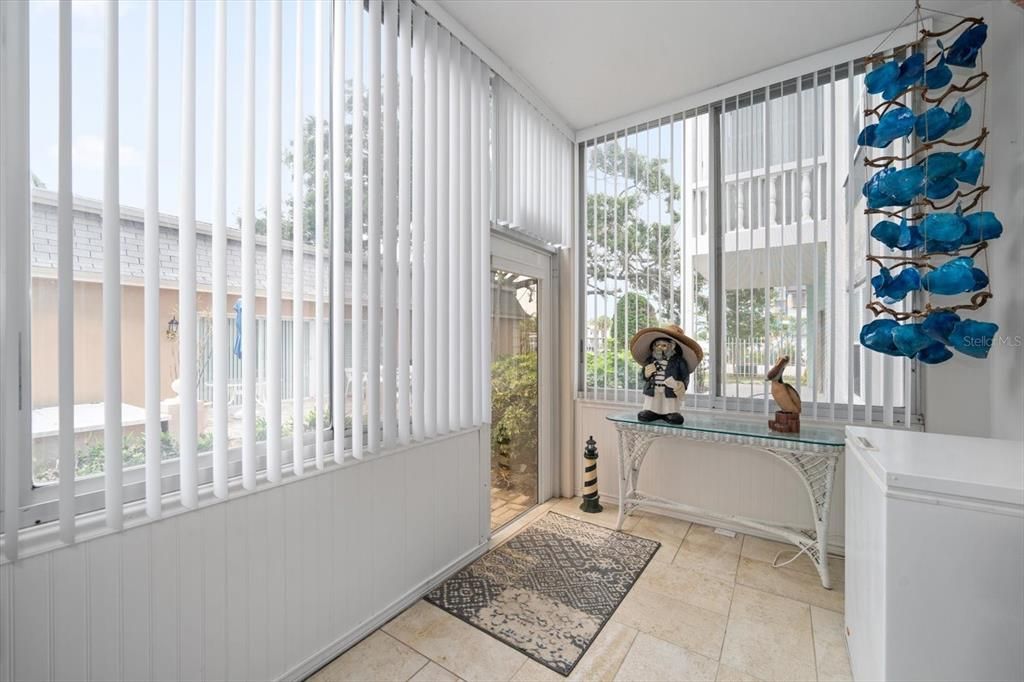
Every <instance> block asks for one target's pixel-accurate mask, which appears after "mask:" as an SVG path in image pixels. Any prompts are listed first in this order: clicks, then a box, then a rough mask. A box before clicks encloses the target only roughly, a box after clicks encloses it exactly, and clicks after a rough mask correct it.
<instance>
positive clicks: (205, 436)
mask: <svg viewBox="0 0 1024 682" xmlns="http://www.w3.org/2000/svg"><path fill="white" fill-rule="evenodd" d="M210 450H213V431H207V432H206V433H201V434H199V436H198V437H197V438H196V452H209V451H210Z"/></svg>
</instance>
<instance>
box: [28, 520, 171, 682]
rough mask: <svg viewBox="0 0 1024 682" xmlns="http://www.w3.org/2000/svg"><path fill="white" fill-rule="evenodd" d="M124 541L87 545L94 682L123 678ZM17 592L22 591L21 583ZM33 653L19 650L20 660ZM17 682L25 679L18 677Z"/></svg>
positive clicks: (90, 664) (109, 539) (109, 537)
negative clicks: (122, 571)
mask: <svg viewBox="0 0 1024 682" xmlns="http://www.w3.org/2000/svg"><path fill="white" fill-rule="evenodd" d="M121 541H122V538H121V536H119V535H107V536H104V537H102V538H99V539H97V540H93V541H91V542H89V543H88V544H87V546H86V556H85V567H84V569H85V576H86V578H85V582H86V613H87V616H86V618H87V621H88V622H87V624H86V629H87V635H86V637H87V639H88V642H89V648H88V651H87V656H88V661H87V663H88V668H89V670H88V673H89V678H90V679H94V680H116V679H120V677H121V674H120V673H121V670H120V668H121V665H120V663H121V644H122V642H121V636H122V632H121V608H120V603H121V599H120V596H121V580H120V577H121V576H120V573H121ZM15 578H16V579H17V573H15ZM15 590H16V591H20V590H19V588H18V587H17V582H16V583H15ZM29 591H31V590H29ZM21 613H22V612H21V611H20V610H18V612H17V613H16V614H15V617H14V620H15V622H16V623H20V622H21V617H22V616H21ZM19 628H20V626H19ZM154 639H155V635H154ZM29 651H30V650H26V649H21V650H19V651H18V656H19V658H20V657H21V656H22V655H26V654H28V652H29ZM23 652H24V653H23ZM57 655H59V652H57ZM83 677H84V676H83ZM15 679H19V680H20V679H22V678H21V677H19V676H16V677H15Z"/></svg>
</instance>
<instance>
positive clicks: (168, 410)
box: [0, 0, 569, 559]
mask: <svg viewBox="0 0 1024 682" xmlns="http://www.w3.org/2000/svg"><path fill="white" fill-rule="evenodd" d="M0 14H2V18H3V21H2V22H0V26H2V27H3V32H4V40H3V41H0V52H2V54H0V63H2V64H3V65H4V70H3V78H2V79H0V87H2V88H3V92H0V113H3V114H4V116H2V117H0V135H2V136H3V139H0V142H2V143H3V144H0V151H2V152H3V155H4V158H3V159H0V167H2V168H3V169H4V174H3V178H2V179H3V182H4V184H3V185H2V186H0V189H2V190H3V192H2V193H0V213H2V215H0V222H2V224H3V225H4V230H3V232H2V234H0V237H2V239H0V247H2V248H0V277H2V278H0V374H2V377H0V391H2V393H0V408H2V409H0V445H2V446H3V448H2V450H0V468H2V472H3V482H4V487H3V490H2V496H0V502H2V509H0V513H3V520H4V544H3V547H4V551H5V554H6V555H7V556H8V557H9V558H11V559H14V558H16V556H17V551H18V550H17V547H18V534H19V529H20V528H22V527H24V526H28V525H34V524H38V523H43V522H47V521H51V520H56V519H58V518H59V520H60V531H61V538H62V539H63V540H64V541H66V542H71V541H73V539H74V533H75V526H76V521H75V517H76V515H77V514H80V513H81V512H85V511H92V510H99V509H103V510H104V513H105V517H106V524H107V526H108V527H109V528H111V529H114V530H118V529H120V528H121V527H122V524H123V515H124V504H125V503H126V502H131V501H134V500H144V501H145V507H146V512H147V514H148V515H149V516H151V517H154V518H155V517H159V516H160V515H161V514H162V513H163V509H164V508H165V505H167V504H173V505H177V504H180V505H182V506H184V507H195V506H197V505H198V504H199V500H200V498H201V496H206V495H210V494H212V495H213V496H215V497H218V498H227V497H229V496H230V495H232V494H233V492H232V490H233V489H232V488H231V487H229V481H230V480H231V479H233V478H235V477H237V476H239V475H240V477H241V485H242V487H243V488H244V489H246V490H254V489H256V488H257V487H259V486H262V485H264V484H275V483H278V482H280V481H281V480H282V479H283V478H285V477H288V476H301V475H303V474H304V473H306V471H308V470H309V469H310V468H314V467H315V468H316V469H324V468H326V467H328V466H330V465H332V464H341V463H343V460H344V459H346V458H347V457H354V458H357V459H358V458H362V457H363V456H364V455H366V454H373V453H379V452H382V451H384V450H388V449H392V448H394V447H397V446H399V445H405V444H408V443H410V442H411V441H413V440H424V439H427V438H432V437H436V436H439V435H445V434H448V433H452V432H458V431H461V430H464V429H470V428H474V427H476V426H479V425H481V424H482V423H483V422H485V421H486V419H487V415H488V413H489V396H488V395H487V394H486V393H487V392H486V387H487V385H488V377H489V368H490V356H489V353H488V352H487V348H486V345H485V343H486V342H485V339H486V338H487V337H488V333H489V329H490V326H489V325H490V319H489V315H488V314H486V313H487V311H488V306H489V305H490V301H489V299H488V297H487V296H486V295H485V293H486V291H487V287H488V285H489V282H490V277H491V275H490V268H489V266H488V259H489V251H490V246H489V239H490V220H489V216H490V213H491V210H490V202H489V190H490V187H491V183H490V148H489V147H490V139H491V137H492V135H491V132H492V131H491V128H490V125H489V120H490V79H491V72H490V70H489V69H488V67H487V66H486V64H484V63H483V62H482V61H481V60H480V59H479V58H478V57H477V56H476V55H475V54H473V53H472V51H471V50H470V49H469V47H467V46H466V45H464V44H462V43H461V42H460V41H459V40H458V38H457V37H456V36H454V35H452V34H451V33H450V32H448V31H447V30H446V29H445V28H444V27H443V26H442V25H440V24H439V23H438V21H437V20H436V19H434V18H433V17H431V16H430V15H429V14H428V13H427V12H426V11H425V10H424V9H423V8H422V7H420V6H419V5H416V4H414V3H412V2H409V1H408V0H401V1H400V2H393V1H389V2H382V1H381V0H369V2H367V3H364V2H356V1H354V0H338V1H335V2H328V1H325V0H287V1H285V2H280V3H277V2H275V3H251V2H250V3H234V2H230V1H228V0H218V1H217V2H210V3H191V2H185V3H179V2H152V3H137V2H123V3H117V2H109V3H28V4H26V3H6V4H5V5H4V6H3V10H2V12H0ZM14 36H16V37H17V39H16V40H14V39H12V37H14ZM22 103H24V104H25V106H24V109H22V108H20V105H21V104H22ZM8 114H10V115H8ZM563 146H564V145H563ZM544 149H545V151H546V153H547V156H548V157H553V156H554V153H553V150H552V149H550V148H548V147H544ZM539 151H540V150H539V149H533V150H530V151H528V154H527V156H528V157H530V158H531V159H532V156H531V155H532V154H535V153H538V152H539ZM564 151H565V154H564V156H566V157H568V156H569V149H568V148H567V147H566V148H565V150H564ZM481 292H484V293H483V294H482V293H481ZM11 349H15V350H16V352H14V351H12V350H11ZM23 387H24V389H25V390H22V388H23ZM168 492H175V493H178V495H176V496H175V497H174V498H166V497H165V493H168Z"/></svg>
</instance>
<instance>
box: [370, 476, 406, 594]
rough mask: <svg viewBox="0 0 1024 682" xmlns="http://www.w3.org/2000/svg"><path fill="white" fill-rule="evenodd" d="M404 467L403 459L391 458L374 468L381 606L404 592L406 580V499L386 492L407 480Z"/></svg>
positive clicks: (375, 544) (375, 557)
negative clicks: (389, 598) (402, 590)
mask: <svg viewBox="0 0 1024 682" xmlns="http://www.w3.org/2000/svg"><path fill="white" fill-rule="evenodd" d="M403 464H404V462H403V461H402V460H400V459H397V458H395V457H388V458H387V459H382V460H380V461H379V462H374V467H373V469H372V471H373V481H372V482H371V487H372V489H373V490H376V491H377V494H376V495H374V497H373V507H372V509H373V518H374V522H375V523H374V525H376V527H377V528H378V532H377V533H376V534H375V535H374V538H373V561H374V571H373V572H374V576H375V580H374V587H375V589H376V593H375V594H374V600H375V601H376V602H377V603H381V602H385V603H386V602H387V600H388V597H389V596H391V597H393V596H394V595H396V594H398V593H400V592H401V588H402V583H403V580H404V573H405V567H404V566H403V564H402V557H403V556H404V555H405V542H404V540H405V537H404V536H405V533H404V526H405V520H406V516H405V505H406V498H405V495H388V494H386V493H385V491H388V490H393V489H394V487H395V482H396V481H399V482H400V481H402V480H403V478H404V471H403Z"/></svg>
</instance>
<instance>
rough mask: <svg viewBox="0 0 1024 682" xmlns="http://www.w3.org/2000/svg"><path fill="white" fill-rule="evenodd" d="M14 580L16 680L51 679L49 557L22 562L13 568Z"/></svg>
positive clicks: (24, 681) (21, 681) (22, 681)
mask: <svg viewBox="0 0 1024 682" xmlns="http://www.w3.org/2000/svg"><path fill="white" fill-rule="evenodd" d="M12 578H13V580H14V585H15V587H14V614H15V615H14V652H15V658H14V679H15V680H18V682H31V681H32V680H45V679H49V677H50V657H51V655H52V650H51V646H50V628H51V623H50V601H51V598H52V595H51V594H50V557H48V556H36V557H32V558H30V559H24V560H22V561H19V562H18V563H17V564H15V565H14V571H13V572H12ZM4 598H5V599H6V598H7V597H6V596H5V597H4ZM29 652H32V653H31V654H30V653H29Z"/></svg>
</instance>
